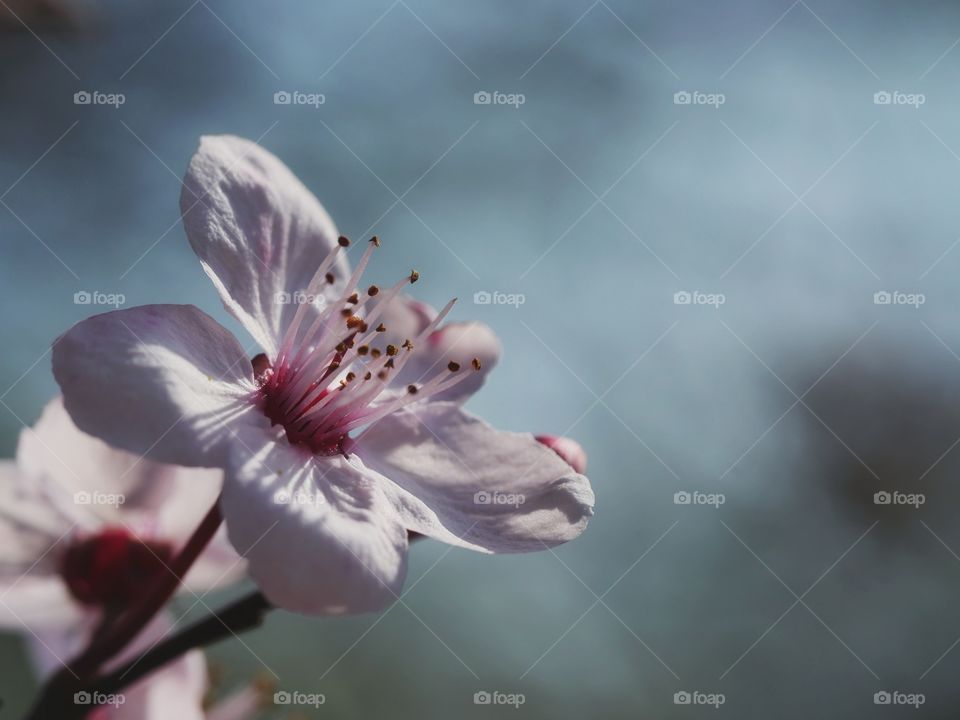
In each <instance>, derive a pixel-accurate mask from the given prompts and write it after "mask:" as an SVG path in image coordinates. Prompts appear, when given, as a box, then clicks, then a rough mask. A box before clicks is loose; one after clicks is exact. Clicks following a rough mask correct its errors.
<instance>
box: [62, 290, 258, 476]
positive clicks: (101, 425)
mask: <svg viewBox="0 0 960 720" xmlns="http://www.w3.org/2000/svg"><path fill="white" fill-rule="evenodd" d="M53 374H54V376H55V377H56V379H57V382H58V383H59V384H60V388H61V390H63V397H64V405H65V407H66V408H67V411H68V412H69V413H70V416H71V417H72V418H73V421H74V422H75V423H76V424H77V426H78V427H79V428H80V429H81V430H83V431H84V432H87V433H89V434H91V435H94V436H96V437H98V438H100V439H101V440H104V441H106V442H107V443H109V444H110V445H113V446H115V447H118V448H121V449H123V450H128V451H130V452H134V453H138V454H142V455H146V456H148V457H150V458H152V459H154V460H158V461H161V462H169V463H175V464H179V465H191V466H194V465H200V466H206V467H212V466H218V465H221V464H222V462H223V460H224V457H225V449H224V448H225V443H224V440H225V438H226V437H227V436H228V432H227V430H228V425H231V424H236V423H237V421H238V420H239V418H240V417H241V416H243V415H244V414H249V411H250V410H252V409H253V406H252V404H251V402H250V400H251V397H252V395H253V393H254V385H253V379H252V367H251V365H250V360H249V359H248V356H247V353H245V352H244V350H243V348H242V347H241V346H240V344H239V343H238V342H237V340H236V338H234V337H233V335H231V334H230V332H229V331H227V330H226V329H225V328H224V327H222V326H221V325H219V324H218V323H217V322H216V321H215V320H213V318H211V317H210V316H209V315H206V314H205V313H203V312H201V311H200V310H198V309H197V308H195V307H193V306H192V305H144V306H141V307H135V308H130V309H128V310H117V311H115V312H109V313H105V314H103V315H95V316H94V317H91V318H88V319H86V320H83V321H82V322H79V323H77V324H76V325H74V326H73V327H72V328H71V329H70V330H68V331H67V332H66V333H65V334H64V335H62V336H61V337H60V339H59V340H58V341H57V342H56V344H55V345H54V348H53Z"/></svg>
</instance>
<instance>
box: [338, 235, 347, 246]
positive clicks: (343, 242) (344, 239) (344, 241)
mask: <svg viewBox="0 0 960 720" xmlns="http://www.w3.org/2000/svg"><path fill="white" fill-rule="evenodd" d="M337 242H338V243H340V247H350V239H349V238H347V237H345V236H344V235H341V236H340V237H339V238H337Z"/></svg>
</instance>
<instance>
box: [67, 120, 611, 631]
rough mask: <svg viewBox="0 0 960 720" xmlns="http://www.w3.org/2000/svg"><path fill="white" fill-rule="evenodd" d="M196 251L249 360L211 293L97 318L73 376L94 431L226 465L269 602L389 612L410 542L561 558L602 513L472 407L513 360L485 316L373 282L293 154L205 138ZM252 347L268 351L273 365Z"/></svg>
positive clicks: (194, 189)
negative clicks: (244, 340)
mask: <svg viewBox="0 0 960 720" xmlns="http://www.w3.org/2000/svg"><path fill="white" fill-rule="evenodd" d="M181 210H182V213H183V219H184V226H185V228H186V231H187V237H188V239H189V240H190V244H191V246H192V247H193V249H194V251H195V252H196V254H197V256H198V257H199V258H200V262H201V265H202V266H203V269H204V270H205V271H206V273H207V275H208V276H209V277H210V279H211V280H212V281H213V284H214V286H215V287H216V289H217V291H218V293H219V294H220V298H221V300H222V301H223V304H224V306H225V307H226V308H227V310H228V311H229V312H230V313H231V314H232V315H233V316H234V317H236V319H237V320H239V321H240V323H241V324H242V325H243V326H244V327H245V328H246V330H247V331H248V332H249V333H250V335H251V336H252V337H253V338H254V340H255V341H256V343H257V345H259V350H260V351H259V352H257V351H252V350H246V349H245V348H244V347H243V346H242V345H241V344H240V343H239V342H238V341H237V340H236V338H234V336H233V335H232V334H231V333H230V332H229V331H227V330H226V329H225V328H223V327H222V326H221V325H220V324H218V323H217V322H216V321H214V320H213V319H212V318H211V317H209V316H208V315H206V314H205V313H203V312H202V311H200V310H199V309H197V308H196V307H193V306H190V305H149V306H143V307H135V308H131V309H125V310H118V311H115V312H110V313H106V314H103V315H98V316H95V317H92V318H89V319H87V320H85V321H83V322H80V323H78V324H77V325H76V326H74V327H73V328H72V329H71V330H69V331H68V332H67V333H66V334H65V335H63V336H62V337H61V338H60V339H59V340H58V342H57V343H56V344H55V346H54V353H53V367H54V374H55V376H56V378H57V381H58V382H59V383H60V386H61V388H62V390H63V393H64V397H65V404H66V407H67V409H68V411H69V412H70V414H71V416H72V417H73V419H74V421H75V422H76V423H77V424H78V425H79V426H80V427H81V428H82V429H84V430H85V431H86V432H89V433H91V434H93V435H96V436H97V437H100V438H102V439H103V440H105V441H107V442H109V443H110V444H112V445H115V446H117V447H121V448H124V449H126V450H128V451H131V452H136V453H140V454H143V455H145V456H147V457H149V458H152V459H155V460H158V461H163V462H175V463H178V464H182V465H188V466H203V467H221V468H223V469H224V473H225V475H224V491H223V497H222V505H221V509H222V512H223V516H224V519H225V521H226V525H227V529H228V533H229V537H230V539H231V541H232V542H233V544H234V546H235V548H236V549H237V550H238V551H239V552H240V553H241V555H243V556H245V557H246V558H247V559H248V560H249V572H250V574H251V575H252V577H253V578H254V580H256V582H257V583H258V584H259V585H260V587H261V588H262V590H263V592H264V593H265V595H266V596H267V597H268V598H269V599H270V600H271V601H272V602H273V603H275V604H276V605H279V606H282V607H284V608H287V609H289V610H293V611H297V612H303V613H309V614H327V613H344V612H365V611H373V610H378V609H381V608H383V607H385V606H386V605H388V604H389V603H390V602H392V601H393V600H394V599H395V598H396V597H397V596H398V594H399V593H400V590H401V588H402V585H403V580H404V576H405V574H406V567H407V543H408V532H414V533H419V534H421V535H426V536H429V537H433V538H437V539H439V540H442V541H444V542H448V543H452V544H454V545H458V546H460V547H465V548H469V549H472V550H477V551H481V552H526V551H535V550H542V549H544V548H545V547H550V546H553V545H557V544H559V543H562V542H566V541H568V540H571V539H572V538H574V537H576V536H578V535H579V534H580V533H581V532H582V531H583V529H584V528H585V526H586V524H587V521H588V519H589V517H590V515H591V514H592V508H593V501H594V498H593V492H592V490H591V488H590V483H589V481H588V480H587V478H586V477H584V476H583V475H581V474H580V473H579V472H577V471H576V470H575V469H574V468H573V467H571V465H569V464H568V463H567V462H565V461H564V460H563V459H562V458H561V457H560V455H558V454H557V453H555V452H552V451H551V450H550V449H549V448H547V447H546V446H544V445H543V444H541V443H539V442H537V440H536V439H535V438H534V437H533V435H531V434H528V433H512V432H503V431H499V430H495V429H494V428H492V427H491V426H490V425H488V424H487V423H485V422H484V421H483V420H481V419H479V418H477V417H475V416H474V415H472V414H470V413H469V412H467V411H465V410H464V409H463V408H462V407H461V405H462V403H463V402H464V401H465V400H466V399H467V398H468V397H469V396H470V395H471V394H472V393H473V392H474V391H475V390H477V389H478V388H479V387H480V385H481V384H482V383H483V380H484V378H485V377H486V374H487V373H488V372H489V370H490V369H491V368H492V367H493V366H494V365H495V364H496V363H497V361H498V359H499V356H500V344H499V341H498V340H497V338H496V336H495V335H494V333H493V332H492V331H491V330H490V329H489V328H487V327H486V326H484V325H481V324H479V323H459V322H458V323H447V324H443V321H444V320H445V319H446V316H447V315H448V313H449V312H450V309H451V307H452V305H453V302H452V301H451V303H448V304H447V305H446V306H445V307H444V308H443V309H442V310H441V311H440V312H435V311H434V310H433V309H432V308H430V307H429V306H426V305H424V304H422V303H419V302H415V301H413V300H411V299H409V298H408V297H406V295H405V294H404V291H405V290H406V288H407V287H408V286H409V285H411V284H413V283H414V282H416V281H417V280H418V278H419V275H418V274H417V273H416V272H415V271H414V272H410V273H409V274H406V273H405V274H404V276H403V277H402V278H401V280H400V281H398V282H397V283H396V284H394V285H393V286H391V287H385V288H382V289H381V288H379V287H377V286H374V285H368V284H366V283H363V282H362V274H363V272H364V270H365V268H366V266H367V264H368V263H369V261H370V259H371V257H372V255H373V253H374V252H375V251H376V248H377V247H378V246H379V241H378V240H376V239H374V240H373V241H371V242H370V243H369V244H368V245H367V246H366V248H365V249H364V251H363V254H362V257H361V258H360V259H359V261H358V263H357V266H356V268H355V269H354V270H353V271H352V272H351V271H350V269H349V266H348V263H347V258H346V253H345V249H346V247H347V246H348V245H349V241H347V240H346V238H342V237H339V236H338V234H337V231H336V230H335V228H334V225H333V222H332V221H331V219H330V217H329V216H328V215H327V213H326V211H325V210H324V209H323V207H322V206H321V205H320V203H319V202H318V201H317V200H316V198H315V197H314V196H313V195H312V194H311V193H310V192H309V191H308V190H307V189H306V188H305V187H304V186H303V185H302V184H301V183H300V182H299V180H297V179H296V177H294V175H293V174H292V173H291V172H290V171H289V170H288V169H287V167H286V166H284V165H283V163H281V162H280V161H279V160H278V159H277V158H275V157H274V156H273V155H271V154H269V153H267V152H266V151H264V150H263V149H261V148H260V147H258V146H256V145H254V144H253V143H250V142H248V141H246V140H242V139H239V138H235V137H205V138H203V139H202V141H201V144H200V149H199V151H198V152H197V153H196V155H194V157H193V159H192V161H191V163H190V167H189V169H188V172H187V175H186V177H185V179H184V185H183V192H182V195H181ZM251 356H255V357H253V358H252V360H251Z"/></svg>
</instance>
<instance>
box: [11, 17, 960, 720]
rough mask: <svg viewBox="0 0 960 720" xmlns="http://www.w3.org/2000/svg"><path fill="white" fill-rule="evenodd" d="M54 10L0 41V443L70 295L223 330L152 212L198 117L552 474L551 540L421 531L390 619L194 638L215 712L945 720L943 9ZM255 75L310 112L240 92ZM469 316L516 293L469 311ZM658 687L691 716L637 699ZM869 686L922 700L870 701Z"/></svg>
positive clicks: (47, 393)
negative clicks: (239, 700) (207, 643)
mask: <svg viewBox="0 0 960 720" xmlns="http://www.w3.org/2000/svg"><path fill="white" fill-rule="evenodd" d="M28 24H30V23H29V22H28ZM13 25H15V26H16V25H17V23H16V22H14V23H13ZM79 25H80V27H79V30H75V31H55V32H46V31H43V30H42V29H41V28H40V27H39V26H37V27H36V31H37V34H38V35H39V39H38V37H36V36H34V35H33V34H31V33H29V32H26V31H25V30H23V28H22V27H20V31H10V32H6V33H4V34H3V35H2V36H0V61H2V62H0V107H2V111H0V143H2V146H3V151H2V153H0V200H2V205H0V249H2V253H3V254H2V257H3V262H2V264H0V297H2V301H3V307H4V309H5V311H4V312H3V314H2V316H0V341H2V347H3V353H2V355H0V386H2V388H0V389H2V390H3V391H2V393H0V400H2V407H0V444H2V449H3V451H4V452H5V453H6V454H7V455H11V454H12V453H13V451H14V448H15V443H16V437H17V434H18V433H19V431H20V429H21V427H22V423H27V424H29V423H32V422H33V421H34V420H35V419H36V417H37V416H38V414H39V412H40V409H41V408H42V406H43V404H44V403H45V402H46V400H47V399H48V398H49V397H51V396H52V395H53V394H54V393H55V392H56V388H55V384H54V383H53V381H52V378H51V376H50V372H49V355H46V354H45V353H46V351H47V348H48V347H49V344H50V342H51V341H52V340H53V339H54V338H55V337H56V336H57V335H58V334H59V333H61V332H63V331H64V330H65V329H67V328H68V327H69V326H70V325H71V324H73V323H74V322H76V321H78V320H80V319H81V318H83V317H85V316H87V315H88V314H90V313H92V312H94V311H99V310H102V309H103V308H93V307H91V306H84V305H75V304H74V302H73V296H74V293H76V292H78V291H88V292H93V291H99V292H103V293H123V294H124V295H125V296H126V301H127V304H128V305H136V304H143V303H154V302H187V303H194V304H196V305H198V306H199V307H201V308H203V309H204V310H206V311H207V312H210V313H212V314H213V315H214V316H215V317H217V318H218V319H220V320H221V321H223V322H224V323H225V324H227V325H228V327H231V328H232V329H235V330H237V332H238V333H240V332H241V331H240V329H239V327H238V326H237V324H236V323H234V322H233V321H232V320H230V319H229V318H228V317H227V315H226V313H225V312H224V311H223V310H222V309H221V307H220V305H219V302H218V300H217V297H216V294H215V292H214V290H213V288H212V287H211V286H210V285H209V283H208V282H207V280H206V278H205V276H204V275H203V273H202V271H201V269H200V267H199V264H198V263H197V262H196V260H195V258H194V256H193V255H192V252H191V250H190V248H189V246H188V244H187V242H186V240H185V238H184V235H183V231H182V228H181V227H180V224H179V211H178V204H177V202H178V197H179V182H180V176H181V175H182V173H183V170H184V168H185V167H186V163H187V161H188V159H189V157H190V155H191V154H192V152H193V151H194V149H195V147H196V144H197V140H198V137H199V136H200V135H202V134H207V133H222V132H229V133H235V134H239V135H243V136H246V137H248V138H251V139H254V140H259V141H260V142H261V144H263V145H264V146H265V147H267V148H268V149H270V150H271V151H273V152H274V153H276V154H277V155H278V156H279V157H280V158H282V159H283V160H284V161H285V162H286V163H287V164H289V165H290V167H291V168H292V169H293V170H294V171H295V172H296V173H297V174H298V175H299V176H300V177H301V178H302V179H303V180H304V182H305V183H306V184H307V186H308V187H310V188H311V189H312V190H313V191H314V192H315V193H316V194H317V196H318V197H319V198H320V199H321V201H322V202H323V203H324V204H325V206H326V207H327V209H328V210H329V211H330V213H331V214H332V216H333V217H334V219H335V220H336V221H337V223H338V225H339V228H340V230H341V231H342V232H343V233H345V234H347V235H350V236H355V237H360V236H363V235H368V234H372V233H377V234H379V235H380V236H381V237H382V238H383V240H384V248H383V251H382V253H381V254H380V255H379V256H378V258H377V261H376V263H375V267H374V268H373V270H372V274H373V276H374V277H375V278H376V279H377V280H379V281H383V282H386V281H389V280H392V279H394V278H395V277H398V276H399V275H400V274H402V273H405V272H407V271H408V269H409V267H411V266H415V267H417V268H418V269H419V270H420V271H421V273H422V274H423V280H422V281H421V283H419V284H418V285H417V288H416V289H417V290H418V292H419V296H420V297H421V298H423V299H424V300H427V301H429V302H431V303H433V304H434V305H438V306H439V305H442V304H443V303H444V302H445V301H446V300H447V299H448V298H449V297H453V296H457V297H459V298H460V299H461V301H460V303H459V304H458V306H457V308H456V309H455V311H454V317H456V318H457V319H469V318H478V319H481V320H483V321H485V322H487V323H489V324H490V325H491V326H492V327H493V328H494V329H495V330H496V332H497V333H498V334H499V335H500V337H501V338H502V341H503V344H504V347H505V352H504V357H503V360H502V363H501V365H500V366H499V367H498V368H497V370H496V371H495V373H493V375H492V376H491V379H490V381H489V383H488V384H487V386H486V387H485V388H484V390H483V391H482V393H480V394H479V395H478V396H477V397H475V398H474V399H473V400H472V401H471V406H470V407H471V408H472V409H473V410H475V411H476V412H478V413H480V414H482V415H484V416H485V417H487V418H488V419H489V420H490V421H491V422H493V423H494V424H496V425H498V426H500V427H503V428H508V429H512V430H530V431H535V432H538V433H541V432H550V433H556V434H568V435H571V436H573V437H575V438H577V439H578V440H579V441H580V442H581V443H582V444H583V445H584V447H585V448H586V449H587V452H588V453H589V455H590V467H589V473H588V474H589V475H590V477H591V480H592V482H593V485H594V488H595V491H596V494H597V511H596V516H595V518H594V519H593V522H592V523H591V525H590V527H589V529H588V531H587V532H586V533H585V534H584V536H583V537H582V538H580V539H579V540H577V541H576V542H574V543H571V544H570V545H568V546H565V547H562V548H559V549H557V550H556V551H555V552H553V553H551V552H545V553H541V554H537V555H529V556H518V557H486V556H479V555H474V554H471V553H469V552H467V551H462V550H453V551H450V552H449V554H448V553H447V549H446V548H445V547H443V546H441V545H439V544H437V543H431V542H424V543H419V544H418V545H417V546H415V547H414V549H413V551H412V567H411V573H410V579H409V581H408V588H409V595H406V596H404V598H403V603H402V604H398V605H397V606H395V607H394V608H392V609H391V610H390V611H388V612H387V613H385V614H384V615H382V616H380V617H370V616H365V617H355V618H343V619H305V618H299V617H294V616H290V615H285V614H282V613H275V614H274V615H273V616H271V618H270V619H269V621H268V622H267V624H266V626H265V628H264V629H262V630H259V631H257V632H255V633H252V634H250V635H249V636H246V637H245V638H244V643H245V644H241V643H240V642H239V641H236V640H234V641H231V642H226V643H223V644H221V645H219V646H217V647H216V648H215V650H214V652H213V653H212V657H213V660H214V662H215V663H216V664H217V665H218V666H220V667H221V668H222V670H223V673H224V687H232V686H237V685H240V684H242V683H244V682H247V681H248V680H249V679H250V678H252V677H254V676H257V675H259V676H265V677H267V678H269V679H271V680H272V682H274V683H275V684H276V685H277V686H278V687H280V688H285V689H288V690H299V691H301V692H306V693H311V692H312V693H324V694H325V696H326V698H327V702H326V704H325V705H324V706H323V707H322V708H321V710H320V711H319V712H317V713H316V717H325V716H337V717H379V716H386V715H389V716H391V717H397V718H418V719H421V718H447V717H452V716H453V717H470V718H472V717H476V718H483V717H489V716H494V715H495V716H505V717H518V718H520V717H530V718H560V717H583V716H590V717H655V718H687V717H711V718H713V717H716V718H742V717H757V718H761V717H762V718H766V717H782V718H809V717H837V718H841V717H842V718H849V717H864V718H866V717H876V716H877V715H878V714H879V713H880V712H881V711H882V712H884V713H885V714H890V715H891V716H893V715H896V713H898V712H899V713H903V714H904V715H905V716H909V717H919V716H920V715H921V714H922V716H923V717H944V718H946V717H954V716H955V712H956V707H957V706H958V704H960V690H958V689H957V684H956V683H955V682H953V679H954V678H955V676H956V674H957V673H958V672H960V650H956V649H955V648H954V647H953V645H954V643H955V641H956V640H957V639H958V637H960V617H958V616H957V614H956V612H955V608H956V604H957V602H958V600H960V557H958V555H957V553H958V552H960V527H958V526H957V523H956V522H955V518H956V516H957V509H958V502H960V493H958V492H957V489H956V478H957V470H958V465H957V460H958V457H960V450H956V448H955V443H956V442H957V439H958V437H960V411H958V404H957V401H958V399H960V356H958V353H960V324H958V322H957V312H956V309H957V307H958V306H960V289H958V287H957V283H956V282H955V281H954V278H955V277H956V274H957V270H958V268H960V249H957V248H956V247H955V246H956V245H957V244H958V242H960V204H958V203H957V194H958V190H960V187H958V185H960V154H958V153H960V129H958V128H960V126H958V123H957V119H958V114H960V101H958V97H957V89H956V82H955V78H956V76H957V72H958V70H960V48H957V47H956V45H957V40H958V38H960V13H958V10H957V8H956V6H955V5H953V4H952V3H947V2H916V3H910V4H896V3H876V2H860V1H857V0H851V1H849V2H844V3H830V2H825V1H823V0H807V1H803V0H801V1H800V2H794V3H792V4H791V3H790V1H789V0H784V1H783V2H773V1H770V2H760V1H753V2H751V1H750V0H737V1H734V2H726V3H722V4H718V3H713V2H668V1H663V2H637V3H630V2H625V1H624V0H599V1H598V2H594V3H593V4H590V0H582V1H576V2H574V1H573V0H570V1H569V2H545V1H539V2H525V3H515V2H506V1H505V0H499V1H492V2H485V3H467V2H440V1H439V0H398V1H397V2H390V1H388V0H384V1H383V2H379V1H378V2H355V3H327V2H324V3H318V2H306V1H300V0H298V1H294V0H288V1H287V2H283V3H266V2H250V1H246V0H243V1H238V2H229V3H228V2H220V1H218V0H202V1H199V2H194V3H192V4H191V2H181V1H180V0H178V1H177V2H169V3H160V2H105V3H97V4H93V3H91V4H89V5H88V7H87V10H86V11H85V12H84V13H83V19H82V20H81V21H80V23H79ZM31 27H33V25H32V24H31ZM81 90H88V91H92V90H98V91H101V92H106V93H110V92H120V93H123V94H124V95H125V98H126V102H125V103H124V104H123V105H122V106H121V107H119V108H118V109H115V108H112V107H109V106H83V105H75V104H74V103H73V95H74V93H75V92H77V91H81ZM284 90H285V91H294V90H298V91H301V92H305V93H323V94H324V96H325V103H324V104H323V105H321V106H319V107H317V108H314V107H310V106H294V105H289V106H283V105H275V104H274V102H273V95H274V93H275V92H278V91H284ZM479 91H499V92H503V93H522V94H523V95H524V98H525V102H524V103H523V105H522V106H520V107H518V108H515V107H511V106H505V105H493V104H491V105H477V104H474V93H477V92H479ZM682 91H688V92H693V91H698V92H702V93H722V94H723V96H724V103H723V104H722V105H720V106H719V107H714V106H710V105H694V104H690V105H682V104H675V102H674V94H675V93H677V92H682ZM881 91H889V92H893V91H899V92H902V93H914V94H917V93H919V94H922V95H923V97H924V103H923V104H922V105H920V106H912V105H894V104H890V105H878V104H875V102H874V93H877V92H881ZM8 188H9V189H8ZM484 290H486V291H491V292H492V291H500V292H504V293H522V294H523V296H524V297H525V302H524V304H523V305H522V306H519V307H512V306H508V305H475V304H474V303H473V294H474V293H475V292H478V291H484ZM684 291H686V292H693V291H699V292H702V293H714V294H716V293H719V294H722V295H723V297H724V300H725V302H724V303H723V304H722V305H720V306H719V307H714V306H710V305H693V304H691V305H678V304H675V302H674V294H675V293H678V292H684ZM884 291H886V292H902V293H920V294H922V295H923V299H924V303H923V304H922V305H921V306H919V307H916V306H910V305H878V304H875V302H874V294H875V293H877V292H884ZM882 490H888V491H892V490H900V491H903V492H920V493H923V494H924V495H925V498H926V502H925V504H924V505H923V506H922V507H921V508H919V509H913V508H911V507H894V506H877V505H875V504H874V501H873V496H874V493H875V492H877V491H882ZM678 491H701V492H704V493H723V495H724V497H725V503H724V504H723V505H722V506H721V507H720V508H718V509H715V508H713V507H709V506H685V505H677V504H675V503H674V494H675V493H676V492H678ZM207 602H209V603H210V604H211V605H213V603H214V600H213V599H211V600H208V601H207ZM184 607H187V605H185V606H184ZM0 657H2V663H3V667H4V669H5V670H6V671H5V672H4V673H2V678H0V695H2V697H3V698H4V699H5V700H6V702H7V710H6V711H5V712H6V713H7V716H11V717H13V716H16V715H17V714H18V713H19V712H20V711H21V710H22V708H24V707H25V704H26V703H27V702H28V699H29V696H30V692H32V690H31V682H32V681H29V680H28V679H27V678H29V671H28V669H27V668H26V666H25V664H24V662H25V661H24V657H25V656H24V655H23V653H22V647H21V644H20V642H19V641H18V640H16V639H15V638H13V637H12V636H11V637H10V639H9V640H7V641H6V642H4V643H3V645H2V655H0ZM481 690H490V691H492V690H499V691H501V692H506V693H523V694H524V695H525V698H526V702H525V704H524V705H523V706H522V707H521V708H519V709H514V708H510V707H485V706H475V705H474V704H473V694H474V693H475V692H477V691H481ZM695 690H697V691H701V692H705V693H723V694H724V696H725V703H724V705H723V706H722V707H721V708H719V709H716V710H715V709H713V708H710V707H702V706H701V707H685V706H679V705H676V704H674V693H676V692H678V691H691V692H692V691H695ZM883 690H886V691H894V690H899V691H902V692H921V693H924V695H925V698H926V703H925V705H924V706H923V708H922V712H921V713H920V714H917V713H915V711H913V710H912V709H903V708H877V707H875V705H874V702H873V697H874V693H876V692H878V691H883ZM283 710H284V709H282V708H279V709H273V710H272V711H271V713H272V715H271V716H277V717H279V716H281V715H282V714H283ZM304 712H306V710H304ZM311 712H312V711H311ZM911 713H912V714H911ZM308 714H309V713H308Z"/></svg>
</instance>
